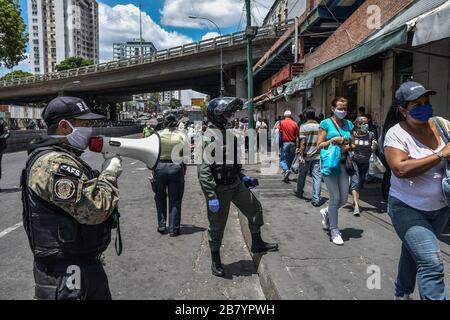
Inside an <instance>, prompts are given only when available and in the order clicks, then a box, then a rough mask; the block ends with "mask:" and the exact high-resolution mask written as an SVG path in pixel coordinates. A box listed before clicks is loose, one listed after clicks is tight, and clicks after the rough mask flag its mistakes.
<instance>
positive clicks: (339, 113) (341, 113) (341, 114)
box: [333, 109, 347, 119]
mask: <svg viewBox="0 0 450 320" xmlns="http://www.w3.org/2000/svg"><path fill="white" fill-rule="evenodd" d="M333 112H334V115H335V116H336V117H338V118H339V119H344V118H345V117H346V116H347V111H342V110H337V109H335V110H334V111H333Z"/></svg>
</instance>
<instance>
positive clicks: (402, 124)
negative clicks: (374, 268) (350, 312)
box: [384, 81, 450, 300]
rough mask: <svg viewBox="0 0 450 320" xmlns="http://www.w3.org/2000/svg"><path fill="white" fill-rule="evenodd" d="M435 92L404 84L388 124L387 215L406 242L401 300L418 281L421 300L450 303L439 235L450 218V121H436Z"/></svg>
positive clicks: (399, 282) (397, 293)
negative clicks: (447, 177)
mask: <svg viewBox="0 0 450 320" xmlns="http://www.w3.org/2000/svg"><path fill="white" fill-rule="evenodd" d="M435 94H436V92H435V91H430V90H426V89H425V88H424V87H423V86H422V85H421V84H419V83H417V82H412V81H410V82H406V83H403V84H402V85H401V86H400V88H399V89H398V90H397V92H396V94H395V98H396V100H397V101H396V103H394V104H393V106H392V110H391V111H392V112H389V116H390V117H391V119H387V121H386V122H387V123H396V124H395V125H394V126H393V127H392V128H391V129H389V131H388V132H387V134H386V137H385V139H384V154H385V156H386V160H387V162H388V164H389V167H390V168H391V170H392V177H391V188H390V191H389V211H388V212H389V216H390V217H391V220H392V224H393V226H394V228H395V231H396V232H397V235H398V236H399V238H400V239H401V241H402V248H401V255H400V261H399V265H398V275H397V280H396V282H395V297H396V299H401V300H405V299H410V295H411V294H412V293H413V292H414V289H415V285H416V280H417V282H418V287H419V293H420V297H421V298H422V299H432V300H445V299H446V289H445V284H444V278H445V274H444V264H443V260H442V254H441V251H440V248H439V240H438V236H439V235H440V234H441V233H442V232H443V231H444V229H445V226H446V225H447V221H448V219H449V215H450V211H449V208H448V207H447V204H446V202H445V199H444V195H443V187H442V179H443V176H444V172H445V163H446V161H448V160H449V159H450V143H448V142H447V139H443V137H442V135H441V132H440V129H442V133H444V132H445V131H446V132H447V133H448V131H449V128H450V126H449V124H450V123H449V121H448V120H446V119H443V118H439V117H436V118H432V116H433V106H432V105H431V103H430V95H435ZM435 121H436V122H435Z"/></svg>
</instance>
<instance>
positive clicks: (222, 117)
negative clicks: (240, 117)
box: [206, 97, 244, 129]
mask: <svg viewBox="0 0 450 320" xmlns="http://www.w3.org/2000/svg"><path fill="white" fill-rule="evenodd" d="M243 105H244V103H243V102H242V100H241V99H239V98H234V97H224V98H216V99H213V100H211V101H210V102H209V104H208V108H207V111H206V115H207V117H208V120H209V121H210V122H211V123H212V124H213V125H215V126H216V127H218V128H219V129H225V128H226V126H227V124H228V120H229V119H230V117H231V116H232V115H233V113H235V112H236V111H238V110H241V109H242V107H243Z"/></svg>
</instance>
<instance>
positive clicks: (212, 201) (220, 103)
mask: <svg viewBox="0 0 450 320" xmlns="http://www.w3.org/2000/svg"><path fill="white" fill-rule="evenodd" d="M242 107H243V102H242V100H241V99H238V98H231V97H225V98H216V99H213V100H211V101H210V102H209V104H208V107H207V117H208V120H209V122H210V124H209V128H211V129H218V130H220V132H221V134H222V139H223V141H224V146H226V147H230V146H231V147H234V152H233V154H234V159H233V161H231V163H230V159H226V147H223V155H224V157H223V162H222V163H219V162H214V163H212V164H210V163H208V162H209V161H205V159H203V161H202V163H201V164H199V165H198V178H199V182H200V186H201V188H202V190H203V193H204V195H205V198H206V204H207V212H208V220H209V229H208V234H209V246H210V250H211V259H212V265H211V270H212V274H213V275H215V276H218V277H223V276H224V275H225V272H224V269H223V266H222V263H221V259H220V246H221V245H222V238H223V232H224V229H225V225H226V222H227V219H228V212H229V210H230V203H231V202H232V203H233V204H235V205H236V207H237V208H238V209H239V210H240V211H241V212H242V213H243V214H244V215H245V217H246V218H247V219H248V225H249V229H250V232H251V235H252V247H251V251H252V252H253V253H258V252H265V251H277V250H278V244H275V243H266V242H264V241H263V240H262V239H261V232H260V229H261V226H262V225H263V224H264V222H263V211H262V206H261V203H260V202H259V201H258V199H257V198H256V197H255V195H254V194H253V193H252V192H251V191H250V190H249V189H252V188H254V187H256V185H257V180H256V179H254V178H252V177H249V176H246V175H245V174H244V172H243V169H242V165H241V164H239V163H238V160H237V148H236V145H237V144H236V138H234V141H229V142H228V141H226V138H227V137H228V135H227V134H226V128H227V126H228V123H229V120H231V119H232V118H233V116H234V113H235V112H236V111H238V110H240V109H242ZM215 151H216V152H217V151H218V150H215ZM219 152H220V151H219Z"/></svg>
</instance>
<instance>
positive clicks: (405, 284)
mask: <svg viewBox="0 0 450 320" xmlns="http://www.w3.org/2000/svg"><path fill="white" fill-rule="evenodd" d="M449 215H450V210H449V208H448V207H445V208H443V209H440V210H437V211H421V210H417V209H414V208H411V207H410V206H408V205H407V204H406V203H404V202H402V201H400V200H398V199H397V198H394V197H392V196H390V197H389V216H390V217H391V219H392V224H393V226H394V228H395V231H396V232H397V234H398V236H399V237H400V239H401V240H402V242H403V244H402V251H401V255H400V262H399V264H398V275H397V281H396V282H395V295H396V296H397V297H401V296H403V295H407V294H411V293H413V292H414V287H415V285H416V277H417V278H418V284H419V293H420V297H421V298H422V299H426V300H445V299H446V295H445V284H444V264H443V261H442V255H441V251H440V248H439V240H438V238H437V237H438V236H439V235H440V234H441V233H442V232H443V231H444V228H445V226H446V225H447V222H448V219H449Z"/></svg>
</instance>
